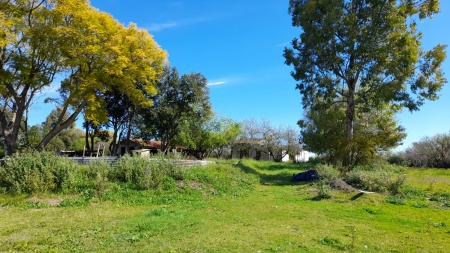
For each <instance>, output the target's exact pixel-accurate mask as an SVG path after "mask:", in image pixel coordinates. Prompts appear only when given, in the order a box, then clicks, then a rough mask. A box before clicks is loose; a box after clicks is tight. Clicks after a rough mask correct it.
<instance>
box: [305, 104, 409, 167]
mask: <svg viewBox="0 0 450 253" xmlns="http://www.w3.org/2000/svg"><path fill="white" fill-rule="evenodd" d="M344 120H345V107H344V106H343V105H340V104H335V105H333V106H331V107H330V108H317V107H316V108H313V109H311V110H308V111H307V112H306V113H305V117H304V119H302V120H300V121H299V122H298V124H299V126H300V128H301V139H300V140H301V143H302V144H303V146H304V148H305V149H307V150H309V151H311V152H314V153H316V154H318V155H320V156H323V157H324V158H325V160H326V161H327V162H328V163H331V164H333V165H338V164H341V163H342V161H343V160H344V158H345V157H346V156H347V153H346V150H347V148H348V146H351V149H352V150H353V151H354V161H353V164H354V165H357V164H364V163H368V162H370V161H372V160H373V159H374V158H376V155H377V154H379V153H384V152H387V151H389V149H391V148H393V147H396V146H397V145H398V144H399V143H400V142H401V140H403V139H404V137H405V136H406V134H405V132H404V128H402V127H400V126H398V125H397V121H396V120H395V109H393V108H391V107H389V106H387V105H386V106H385V107H380V108H378V109H374V110H372V111H370V112H365V113H361V114H360V115H358V117H357V118H356V119H355V123H354V127H355V133H354V136H353V140H352V142H351V143H348V142H347V138H346V136H345V131H344V126H345V122H344Z"/></svg>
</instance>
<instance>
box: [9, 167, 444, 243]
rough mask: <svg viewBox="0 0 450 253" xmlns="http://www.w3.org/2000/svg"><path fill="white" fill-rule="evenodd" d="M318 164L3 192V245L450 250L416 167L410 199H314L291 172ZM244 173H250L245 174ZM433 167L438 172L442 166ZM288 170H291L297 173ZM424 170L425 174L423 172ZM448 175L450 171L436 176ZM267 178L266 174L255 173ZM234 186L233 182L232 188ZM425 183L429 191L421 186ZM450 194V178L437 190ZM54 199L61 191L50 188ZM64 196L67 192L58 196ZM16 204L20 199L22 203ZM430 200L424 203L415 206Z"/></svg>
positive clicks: (439, 213)
mask: <svg viewBox="0 0 450 253" xmlns="http://www.w3.org/2000/svg"><path fill="white" fill-rule="evenodd" d="M307 168H308V165H307V164H304V165H299V164H275V163H268V162H264V163H262V162H255V161H247V160H243V161H236V160H231V161H219V164H218V165H213V166H211V167H208V168H194V169H192V172H190V173H189V175H188V176H187V178H188V180H186V181H185V182H184V184H183V185H182V184H181V182H175V183H177V185H176V186H175V187H168V190H163V189H161V190H153V191H137V190H135V189H132V188H130V187H127V185H126V184H119V185H116V186H114V187H113V190H112V191H110V192H109V193H108V194H107V195H105V197H104V198H103V199H97V200H95V201H94V202H92V201H90V202H89V204H88V205H87V206H81V207H80V206H78V207H77V206H75V207H44V208H33V207H29V208H23V207H21V206H20V204H19V203H23V201H24V199H25V197H17V198H13V197H8V196H4V195H1V197H0V200H1V201H2V203H3V201H6V200H8V199H9V198H13V199H11V200H9V204H7V205H0V227H1V228H2V229H1V230H0V251H11V252H349V251H353V252H445V251H446V250H447V249H448V248H447V247H448V236H449V234H450V222H449V218H448V213H449V208H445V207H442V206H439V205H434V203H435V202H433V201H429V200H427V199H426V198H424V196H423V194H422V192H424V193H425V195H426V196H428V195H429V194H432V193H435V192H433V191H429V190H426V186H425V187H424V186H423V185H421V184H420V183H417V182H419V181H420V180H421V179H420V178H419V176H420V175H418V174H414V173H412V174H411V175H409V174H408V176H409V177H408V180H410V181H411V182H415V183H412V184H411V185H408V186H409V187H410V188H409V189H408V190H407V192H409V193H410V194H409V197H408V198H405V201H406V204H405V205H394V204H390V203H386V196H384V195H380V194H370V195H368V194H364V195H362V196H361V197H359V198H358V199H356V200H354V201H351V200H350V199H351V198H352V197H353V196H354V195H355V193H345V192H334V194H333V197H332V198H330V199H323V200H321V201H312V198H313V197H314V196H316V194H317V192H316V189H315V188H314V187H312V186H311V185H309V184H293V182H291V178H290V177H291V176H292V174H293V173H297V172H299V171H301V170H304V169H307ZM242 172H244V173H242ZM426 173H429V174H428V175H429V176H430V177H431V176H432V175H433V171H432V172H426ZM288 175H290V176H289V177H288ZM416 177H417V178H416ZM435 178H436V179H437V180H445V179H446V178H447V177H446V175H437V176H435ZM255 179H257V180H255ZM230 186H232V187H230ZM422 187H424V189H425V190H423V191H420V189H422ZM437 190H438V191H439V192H448V190H449V186H447V187H442V188H437ZM47 197H51V196H47ZM58 197H60V196H58ZM13 203H16V204H13ZM420 203H422V204H427V206H425V207H421V208H418V207H415V206H414V204H420Z"/></svg>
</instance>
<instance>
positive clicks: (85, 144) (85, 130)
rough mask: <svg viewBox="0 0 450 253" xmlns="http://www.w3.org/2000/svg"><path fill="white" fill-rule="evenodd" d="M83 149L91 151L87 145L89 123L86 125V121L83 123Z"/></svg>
mask: <svg viewBox="0 0 450 253" xmlns="http://www.w3.org/2000/svg"><path fill="white" fill-rule="evenodd" d="M84 147H85V148H86V149H87V150H91V146H90V145H89V123H88V121H85V122H84Z"/></svg>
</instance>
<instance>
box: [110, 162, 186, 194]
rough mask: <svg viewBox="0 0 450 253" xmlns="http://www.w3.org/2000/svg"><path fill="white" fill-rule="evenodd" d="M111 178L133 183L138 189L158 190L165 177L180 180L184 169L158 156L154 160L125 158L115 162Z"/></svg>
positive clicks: (182, 177)
mask: <svg viewBox="0 0 450 253" xmlns="http://www.w3.org/2000/svg"><path fill="white" fill-rule="evenodd" d="M111 176H112V178H113V179H115V180H118V181H120V182H126V183H133V184H135V185H136V186H137V187H138V189H141V190H147V189H155V188H158V187H159V186H160V185H161V184H162V182H163V181H164V178H165V177H171V178H173V179H175V180H182V179H184V177H185V169H184V168H183V167H182V166H181V165H177V164H176V163H175V162H174V160H172V159H170V158H169V159H166V158H164V157H161V156H158V157H155V158H151V159H149V158H145V157H130V156H125V157H123V158H122V159H120V160H119V161H118V162H117V165H116V169H115V172H114V173H112V174H111Z"/></svg>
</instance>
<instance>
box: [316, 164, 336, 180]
mask: <svg viewBox="0 0 450 253" xmlns="http://www.w3.org/2000/svg"><path fill="white" fill-rule="evenodd" d="M314 169H315V170H317V172H319V176H320V179H321V180H324V181H327V182H330V181H333V180H336V179H338V178H339V177H340V172H339V171H338V170H337V169H336V168H334V167H333V166H328V165H325V164H319V165H317V166H316V167H315V168H314Z"/></svg>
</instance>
